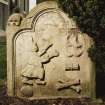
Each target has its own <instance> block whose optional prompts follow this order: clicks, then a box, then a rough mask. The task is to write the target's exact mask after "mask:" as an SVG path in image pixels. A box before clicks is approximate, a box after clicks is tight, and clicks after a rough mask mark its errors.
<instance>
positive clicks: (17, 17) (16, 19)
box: [8, 13, 23, 26]
mask: <svg viewBox="0 0 105 105" xmlns="http://www.w3.org/2000/svg"><path fill="white" fill-rule="evenodd" d="M22 20H23V16H22V14H19V13H14V14H13V15H11V16H10V17H9V19H8V26H20V24H21V21H22Z"/></svg>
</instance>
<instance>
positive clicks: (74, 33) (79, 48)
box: [66, 29, 84, 57]
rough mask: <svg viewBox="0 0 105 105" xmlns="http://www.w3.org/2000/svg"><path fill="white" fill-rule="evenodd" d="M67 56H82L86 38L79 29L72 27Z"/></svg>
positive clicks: (67, 45) (68, 38) (68, 39)
mask: <svg viewBox="0 0 105 105" xmlns="http://www.w3.org/2000/svg"><path fill="white" fill-rule="evenodd" d="M66 48H67V56H68V57H73V56H75V57H80V56H81V55H82V54H83V52H84V39H83V36H82V35H81V33H80V32H79V31H78V30H77V29H71V30H70V33H69V35H68V36H67V43H66Z"/></svg>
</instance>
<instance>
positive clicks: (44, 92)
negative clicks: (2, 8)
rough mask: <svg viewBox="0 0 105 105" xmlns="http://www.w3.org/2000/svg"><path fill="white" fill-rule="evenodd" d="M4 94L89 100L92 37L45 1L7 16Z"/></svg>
mask: <svg viewBox="0 0 105 105" xmlns="http://www.w3.org/2000/svg"><path fill="white" fill-rule="evenodd" d="M7 34H8V35H7V54H8V55H7V62H8V65H7V66H8V67H7V69H8V70H7V75H8V78H7V79H8V95H10V96H18V97H21V98H28V99H43V98H80V97H85V98H91V97H94V91H95V80H94V79H95V73H94V65H93V63H92V61H91V59H90V58H89V56H88V49H89V48H90V47H91V46H92V45H93V41H92V39H91V38H90V37H88V35H86V34H84V33H82V32H81V31H79V29H78V27H77V26H76V24H75V22H74V21H73V19H70V18H68V16H67V15H66V14H65V13H64V12H63V11H62V10H60V9H59V8H58V5H57V3H56V2H53V1H47V2H44V3H41V4H39V5H38V6H37V7H35V8H34V9H33V10H32V11H31V12H30V13H29V15H28V16H26V18H24V16H22V15H21V14H13V15H12V16H10V18H9V20H8V25H7Z"/></svg>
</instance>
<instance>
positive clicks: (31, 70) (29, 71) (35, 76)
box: [21, 38, 59, 96]
mask: <svg viewBox="0 0 105 105" xmlns="http://www.w3.org/2000/svg"><path fill="white" fill-rule="evenodd" d="M32 43H33V46H32V52H31V53H32V56H31V58H30V59H29V63H28V64H27V65H26V66H25V68H23V70H22V72H21V75H22V78H23V79H22V83H23V86H22V88H21V92H22V94H23V95H25V96H31V95H32V92H31V95H30V94H29V95H28V93H27V92H26V90H27V91H28V90H29V91H32V86H33V84H34V82H35V83H36V84H37V85H46V81H45V80H44V77H45V75H46V74H45V69H44V64H46V63H48V62H50V60H51V59H53V58H54V57H58V56H59V52H58V51H57V50H56V49H54V48H53V44H52V43H49V41H48V40H44V43H43V45H44V46H41V48H39V46H38V44H37V42H36V41H35V40H34V39H33V38H32ZM49 49H52V50H51V53H47V52H48V50H49ZM24 84H25V85H24ZM28 85H29V86H28Z"/></svg>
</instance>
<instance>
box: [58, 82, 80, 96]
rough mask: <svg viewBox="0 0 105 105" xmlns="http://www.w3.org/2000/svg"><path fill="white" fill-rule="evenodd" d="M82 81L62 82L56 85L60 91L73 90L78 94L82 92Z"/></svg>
mask: <svg viewBox="0 0 105 105" xmlns="http://www.w3.org/2000/svg"><path fill="white" fill-rule="evenodd" d="M80 85H81V81H80V80H70V81H63V80H60V81H58V83H57V84H56V89H57V90H58V91H61V90H64V89H72V90H74V91H75V92H77V93H78V94H79V93H80V92H81V86H80Z"/></svg>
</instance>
